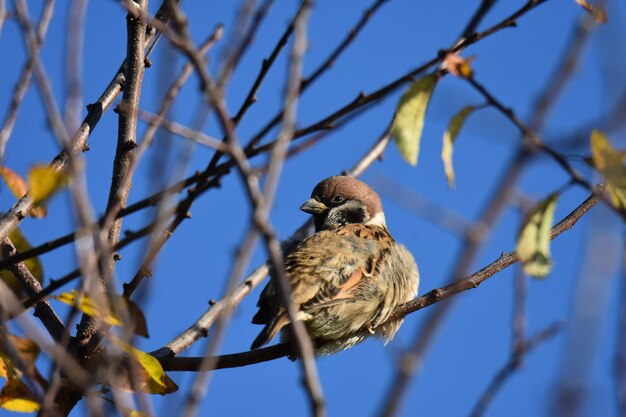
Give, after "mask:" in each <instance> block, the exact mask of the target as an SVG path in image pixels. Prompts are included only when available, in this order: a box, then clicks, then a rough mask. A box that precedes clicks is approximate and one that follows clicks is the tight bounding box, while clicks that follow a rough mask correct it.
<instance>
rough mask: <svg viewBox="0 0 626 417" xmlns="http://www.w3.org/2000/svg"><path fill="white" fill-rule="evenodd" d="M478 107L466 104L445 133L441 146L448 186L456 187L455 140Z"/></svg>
mask: <svg viewBox="0 0 626 417" xmlns="http://www.w3.org/2000/svg"><path fill="white" fill-rule="evenodd" d="M475 109H476V107H475V106H465V107H463V108H462V109H461V110H460V111H459V112H458V113H457V114H455V115H454V116H453V117H452V119H451V120H450V124H449V125H448V129H447V130H446V131H445V132H444V134H443V147H442V148H441V159H442V160H443V166H444V170H445V173H446V178H447V179H448V188H450V189H453V188H454V167H453V166H452V151H453V144H454V140H455V139H456V137H457V135H458V134H459V131H460V130H461V127H462V126H463V123H465V119H466V118H467V116H469V115H470V113H471V112H473V111H474V110H475Z"/></svg>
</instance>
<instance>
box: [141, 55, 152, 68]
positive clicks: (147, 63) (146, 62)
mask: <svg viewBox="0 0 626 417" xmlns="http://www.w3.org/2000/svg"><path fill="white" fill-rule="evenodd" d="M143 64H144V66H145V67H146V68H150V67H151V66H152V61H150V58H148V57H145V58H144V59H143Z"/></svg>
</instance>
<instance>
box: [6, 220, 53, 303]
mask: <svg viewBox="0 0 626 417" xmlns="http://www.w3.org/2000/svg"><path fill="white" fill-rule="evenodd" d="M9 238H10V239H11V242H13V245H14V246H15V249H17V251H18V252H25V251H27V250H28V249H30V248H31V247H32V246H31V245H30V243H29V242H28V240H26V238H25V237H24V235H23V234H22V232H21V231H20V229H19V228H16V229H14V230H13V231H12V232H11V233H10V234H9ZM0 259H4V257H3V256H2V254H0ZM24 265H26V267H27V268H28V270H29V271H30V273H31V274H33V276H34V277H35V279H36V280H37V281H39V282H41V281H42V279H43V267H42V265H41V261H40V260H39V258H38V257H34V258H30V259H26V260H25V261H24ZM0 277H1V278H2V280H3V281H4V282H5V284H7V285H8V286H9V287H10V288H11V289H12V290H13V292H15V293H16V294H21V293H22V292H23V290H22V286H21V285H20V284H19V283H18V282H17V279H16V278H15V276H14V275H13V274H12V273H11V271H9V270H8V269H3V270H0Z"/></svg>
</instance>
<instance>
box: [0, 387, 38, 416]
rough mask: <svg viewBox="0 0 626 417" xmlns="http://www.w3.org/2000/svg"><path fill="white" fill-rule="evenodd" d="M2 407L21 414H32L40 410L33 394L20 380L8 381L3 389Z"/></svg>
mask: <svg viewBox="0 0 626 417" xmlns="http://www.w3.org/2000/svg"><path fill="white" fill-rule="evenodd" d="M0 407H2V408H4V409H6V410H10V411H17V412H20V413H32V412H34V411H37V410H39V408H40V406H39V403H38V402H37V400H36V399H35V396H34V395H33V393H32V392H31V391H30V389H28V387H27V386H26V385H25V384H24V383H23V382H22V381H20V380H19V379H14V380H11V381H8V382H7V384H6V385H5V386H4V388H2V391H1V392H0Z"/></svg>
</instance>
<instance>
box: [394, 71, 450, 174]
mask: <svg viewBox="0 0 626 417" xmlns="http://www.w3.org/2000/svg"><path fill="white" fill-rule="evenodd" d="M438 79H439V77H438V76H437V75H436V74H430V75H427V76H425V77H423V78H421V79H420V80H418V81H416V82H414V83H413V84H412V85H411V86H410V87H409V89H408V90H407V91H406V92H405V93H404V94H403V95H402V98H400V103H398V108H397V110H396V117H395V121H394V124H393V136H394V138H395V139H396V144H397V145H398V149H399V150H400V154H401V155H402V157H403V158H404V159H405V160H406V161H407V162H408V163H409V164H411V165H413V166H415V165H416V164H417V157H418V155H419V149H420V139H421V137H422V130H423V129H424V116H425V115H426V108H427V107H428V102H429V101H430V97H431V95H432V93H433V90H434V88H435V85H436V84H437V80H438Z"/></svg>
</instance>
